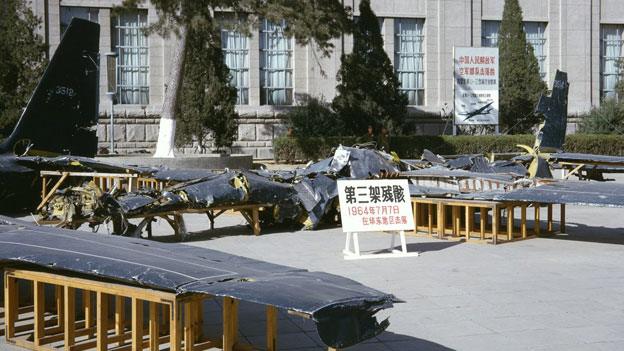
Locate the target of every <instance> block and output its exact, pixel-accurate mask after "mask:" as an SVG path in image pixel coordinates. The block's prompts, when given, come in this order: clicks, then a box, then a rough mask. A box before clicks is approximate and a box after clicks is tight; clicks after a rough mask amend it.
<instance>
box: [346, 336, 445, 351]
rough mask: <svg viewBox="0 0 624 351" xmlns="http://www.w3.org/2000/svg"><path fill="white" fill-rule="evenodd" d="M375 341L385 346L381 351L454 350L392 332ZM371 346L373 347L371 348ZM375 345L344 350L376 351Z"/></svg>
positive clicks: (366, 344) (362, 345)
mask: <svg viewBox="0 0 624 351" xmlns="http://www.w3.org/2000/svg"><path fill="white" fill-rule="evenodd" d="M377 340H379V343H381V344H383V345H384V346H386V347H385V348H383V347H380V348H379V349H381V350H387V349H390V350H396V351H399V350H400V351H403V350H405V351H407V350H415V351H454V350H455V349H452V348H449V347H446V346H444V345H441V344H438V343H436V342H433V341H429V340H425V339H420V338H416V337H413V336H408V335H401V334H395V333H393V332H389V331H385V332H383V333H381V334H380V335H378V336H377ZM371 346H373V347H371ZM374 346H375V343H374V342H373V343H372V344H371V343H363V344H359V345H356V346H353V347H349V348H347V349H345V351H346V350H348V351H358V350H374V349H376V348H375V347H374Z"/></svg>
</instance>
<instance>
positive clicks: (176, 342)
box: [169, 301, 182, 351]
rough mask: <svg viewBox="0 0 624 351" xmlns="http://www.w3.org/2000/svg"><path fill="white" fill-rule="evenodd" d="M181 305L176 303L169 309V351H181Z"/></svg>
mask: <svg viewBox="0 0 624 351" xmlns="http://www.w3.org/2000/svg"><path fill="white" fill-rule="evenodd" d="M180 312H181V311H180V303H179V302H177V301H175V302H173V304H172V305H171V306H170V308H169V350H170V351H181V348H180V346H181V342H182V329H181V325H180V324H182V323H181V319H180V317H181V316H180Z"/></svg>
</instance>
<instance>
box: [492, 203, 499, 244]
mask: <svg viewBox="0 0 624 351" xmlns="http://www.w3.org/2000/svg"><path fill="white" fill-rule="evenodd" d="M499 220H500V211H499V208H498V206H497V205H494V207H492V244H494V245H496V244H497V242H498V223H499Z"/></svg>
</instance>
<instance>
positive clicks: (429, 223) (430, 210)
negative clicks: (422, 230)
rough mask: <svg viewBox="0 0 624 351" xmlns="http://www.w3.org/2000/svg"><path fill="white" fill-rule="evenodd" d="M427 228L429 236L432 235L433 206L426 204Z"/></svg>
mask: <svg viewBox="0 0 624 351" xmlns="http://www.w3.org/2000/svg"><path fill="white" fill-rule="evenodd" d="M427 227H428V229H429V235H433V204H428V206H427Z"/></svg>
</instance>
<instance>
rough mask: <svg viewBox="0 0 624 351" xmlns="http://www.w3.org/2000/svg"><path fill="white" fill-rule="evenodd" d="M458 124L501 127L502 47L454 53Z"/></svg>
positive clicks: (459, 48)
mask: <svg viewBox="0 0 624 351" xmlns="http://www.w3.org/2000/svg"><path fill="white" fill-rule="evenodd" d="M453 61H454V77H455V109H454V111H455V124H456V125H461V124H468V125H483V124H498V110H499V108H498V87H499V80H498V48H462V47H456V48H454V50H453Z"/></svg>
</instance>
